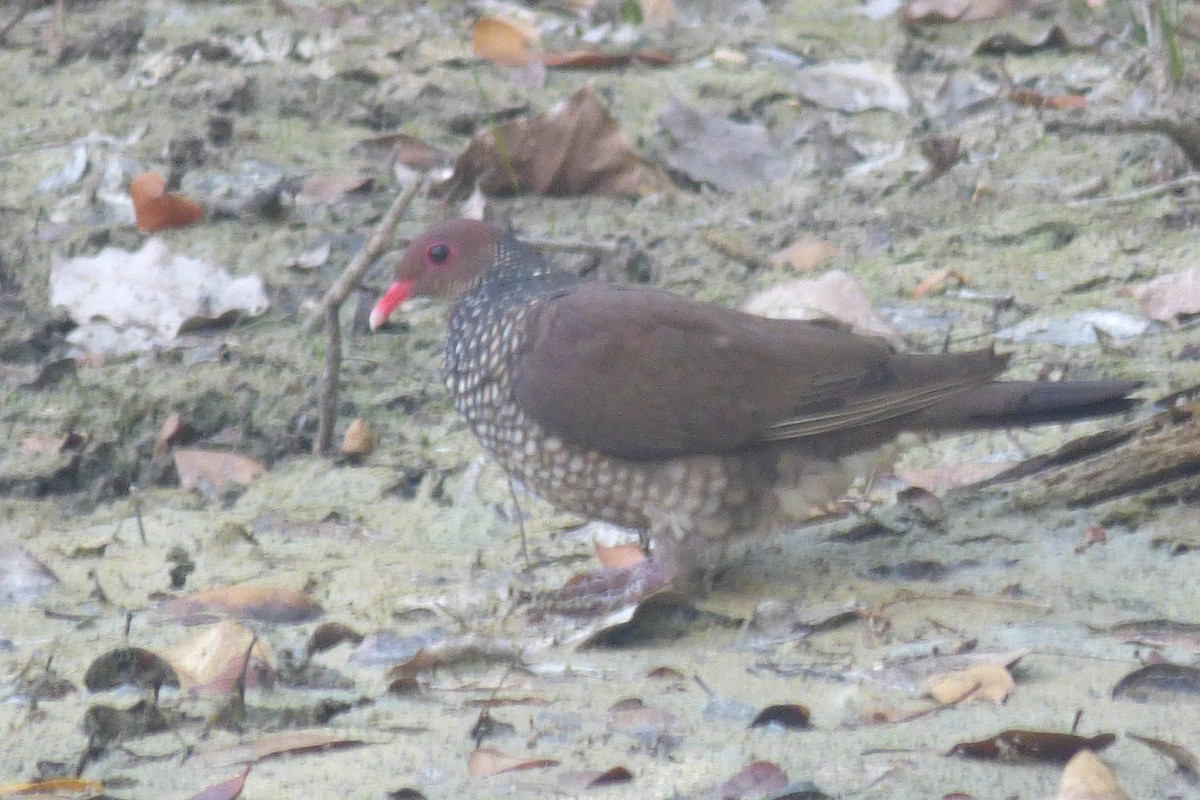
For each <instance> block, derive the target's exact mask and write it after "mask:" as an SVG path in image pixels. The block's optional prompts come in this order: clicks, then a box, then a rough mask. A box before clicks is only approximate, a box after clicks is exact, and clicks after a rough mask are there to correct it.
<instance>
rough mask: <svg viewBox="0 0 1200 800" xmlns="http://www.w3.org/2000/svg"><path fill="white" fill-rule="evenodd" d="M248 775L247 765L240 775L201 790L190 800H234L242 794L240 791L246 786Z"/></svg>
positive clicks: (248, 768)
mask: <svg viewBox="0 0 1200 800" xmlns="http://www.w3.org/2000/svg"><path fill="white" fill-rule="evenodd" d="M249 775H250V765H249V764H247V765H246V768H245V769H244V770H242V772H241V774H239V775H234V776H233V777H232V778H230V779H228V780H224V781H221V782H220V783H214V784H213V785H212V786H209V787H207V788H205V789H201V790H200V791H199V792H197V793H196V794H194V795H192V800H235V799H236V798H237V797H238V795H240V794H241V793H242V789H243V788H244V787H245V785H246V778H247V776H249Z"/></svg>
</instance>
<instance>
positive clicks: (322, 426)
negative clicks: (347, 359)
mask: <svg viewBox="0 0 1200 800" xmlns="http://www.w3.org/2000/svg"><path fill="white" fill-rule="evenodd" d="M340 307H341V304H340V303H331V304H329V305H328V306H326V307H325V369H324V370H323V371H322V372H321V386H320V388H319V389H318V392H317V438H315V439H314V440H313V454H314V455H318V456H324V455H328V454H329V451H330V450H331V449H332V448H333V424H334V422H336V421H337V395H338V374H339V373H340V372H341V371H342V326H341V323H340V322H339V321H338V309H339V308H340Z"/></svg>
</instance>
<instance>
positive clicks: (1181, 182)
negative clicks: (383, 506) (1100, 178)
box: [1067, 173, 1200, 206]
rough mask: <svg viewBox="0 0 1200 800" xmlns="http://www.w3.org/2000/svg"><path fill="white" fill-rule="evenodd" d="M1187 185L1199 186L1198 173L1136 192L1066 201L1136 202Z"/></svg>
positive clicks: (1091, 203)
mask: <svg viewBox="0 0 1200 800" xmlns="http://www.w3.org/2000/svg"><path fill="white" fill-rule="evenodd" d="M1189 186H1200V173H1192V174H1191V175H1184V176H1183V177H1182V178H1176V179H1175V180H1173V181H1165V182H1163V183H1157V184H1155V185H1154V186H1149V187H1147V188H1145V189H1138V190H1137V191H1136V192H1126V193H1125V194H1115V195H1109V196H1107V197H1087V198H1084V199H1082V200H1072V201H1071V202H1069V203H1067V205H1068V206H1094V205H1100V204H1103V205H1125V204H1126V203H1138V202H1141V201H1142V200H1149V199H1151V198H1154V197H1160V196H1161V195H1164V194H1170V193H1171V192H1173V191H1175V190H1176V189H1185V188H1187V187H1189Z"/></svg>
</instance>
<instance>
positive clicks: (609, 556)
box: [592, 542, 646, 569]
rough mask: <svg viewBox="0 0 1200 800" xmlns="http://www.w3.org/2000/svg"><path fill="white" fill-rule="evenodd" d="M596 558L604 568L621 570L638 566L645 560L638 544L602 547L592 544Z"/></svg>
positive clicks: (596, 543) (595, 543)
mask: <svg viewBox="0 0 1200 800" xmlns="http://www.w3.org/2000/svg"><path fill="white" fill-rule="evenodd" d="M592 546H593V547H594V548H595V550H596V558H597V559H599V561H600V563H601V564H602V565H603V566H605V567H612V568H618V569H622V568H625V567H632V566H633V565H634V564H640V563H641V562H643V561H645V560H646V553H645V551H644V550H642V546H641V545H640V544H618V545H611V546H609V545H603V544H600V543H599V542H593V544H592Z"/></svg>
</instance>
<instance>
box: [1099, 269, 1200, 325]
mask: <svg viewBox="0 0 1200 800" xmlns="http://www.w3.org/2000/svg"><path fill="white" fill-rule="evenodd" d="M1118 294H1123V295H1125V296H1126V297H1132V298H1133V299H1134V300H1136V301H1137V302H1138V304H1139V305H1141V307H1142V311H1143V312H1144V313H1145V314H1146V316H1148V317H1150V319H1156V320H1158V321H1160V322H1165V323H1167V324H1168V325H1170V326H1171V327H1172V328H1178V327H1179V324H1180V323H1181V322H1182V321H1183V318H1184V317H1189V316H1191V315H1193V314H1200V267H1197V268H1193V269H1190V270H1188V271H1186V272H1174V273H1171V274H1170V275H1160V276H1159V277H1157V278H1155V279H1154V280H1152V281H1149V282H1148V283H1143V284H1142V285H1141V286H1131V287H1127V288H1123V289H1121V290H1120V291H1119V292H1118Z"/></svg>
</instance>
